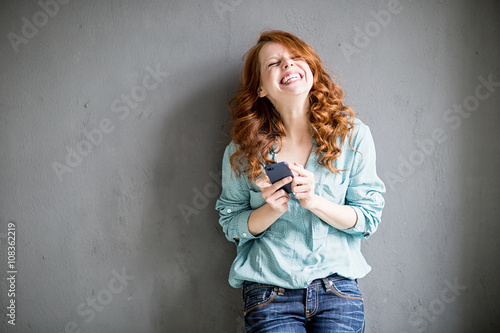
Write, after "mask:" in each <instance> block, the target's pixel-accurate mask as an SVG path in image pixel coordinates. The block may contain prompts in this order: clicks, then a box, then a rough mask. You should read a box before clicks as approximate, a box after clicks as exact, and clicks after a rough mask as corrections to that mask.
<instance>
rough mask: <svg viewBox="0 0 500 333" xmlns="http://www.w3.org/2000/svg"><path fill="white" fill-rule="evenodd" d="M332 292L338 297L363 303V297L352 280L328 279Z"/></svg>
mask: <svg viewBox="0 0 500 333" xmlns="http://www.w3.org/2000/svg"><path fill="white" fill-rule="evenodd" d="M328 281H329V283H330V287H331V288H332V291H333V292H334V293H335V294H336V295H337V296H339V297H342V298H348V299H354V300H359V301H363V295H361V291H360V290H359V288H358V284H357V283H356V281H354V280H350V279H346V278H338V277H336V278H332V279H328Z"/></svg>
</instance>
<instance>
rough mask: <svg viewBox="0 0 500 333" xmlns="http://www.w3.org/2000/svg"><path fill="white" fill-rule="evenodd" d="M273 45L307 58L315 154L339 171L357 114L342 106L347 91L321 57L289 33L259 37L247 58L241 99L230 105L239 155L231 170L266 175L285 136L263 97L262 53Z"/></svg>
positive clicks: (319, 160) (255, 175)
mask: <svg viewBox="0 0 500 333" xmlns="http://www.w3.org/2000/svg"><path fill="white" fill-rule="evenodd" d="M268 42H276V43H279V44H281V45H283V46H284V47H285V48H286V49H288V51H289V52H290V53H291V54H293V55H294V56H298V57H301V58H302V59H304V60H305V61H306V62H307V64H308V65H309V67H310V68H311V71H312V73H313V77H314V78H313V85H312V88H311V91H310V93H309V102H310V103H309V105H310V110H309V125H310V126H311V128H312V130H313V138H314V140H315V141H316V144H317V145H318V148H317V149H316V150H315V153H316V155H317V156H318V163H319V164H321V165H323V166H326V167H327V168H328V169H329V170H330V171H332V172H339V171H340V170H338V169H337V168H335V165H334V162H335V159H337V158H338V157H339V156H340V153H341V149H340V147H339V144H338V142H337V138H340V144H342V143H343V142H344V141H345V139H346V137H347V135H348V134H349V131H350V129H351V128H352V127H353V126H354V112H353V110H352V109H351V108H349V107H347V106H345V105H344V104H343V98H344V93H343V92H342V89H341V88H340V87H339V86H338V85H337V84H335V82H334V81H333V80H332V78H331V77H330V76H329V75H328V74H327V73H326V71H325V68H324V67H323V64H322V63H321V60H320V58H319V56H318V55H317V54H316V52H315V51H314V50H313V48H312V47H310V46H309V45H308V44H306V43H305V42H303V41H302V40H301V39H299V38H298V37H296V36H294V35H292V34H290V33H288V32H284V31H278V30H272V31H265V32H263V33H261V34H260V36H259V39H258V41H257V44H256V45H255V46H253V47H252V48H251V49H250V50H249V51H248V52H247V56H246V61H245V65H244V68H243V74H242V81H241V85H240V87H239V89H238V92H237V94H236V96H234V97H233V98H232V99H231V101H230V102H229V108H230V110H231V113H232V120H231V121H230V123H231V124H232V129H231V138H232V140H233V143H234V144H235V145H236V152H235V153H234V154H233V155H232V156H231V158H230V162H231V169H232V170H233V171H235V172H236V173H237V174H238V175H241V173H244V174H246V175H247V176H248V178H249V179H251V180H254V179H256V178H258V177H259V176H260V175H261V173H262V166H263V165H266V164H270V163H274V161H273V160H271V158H270V157H269V152H270V151H271V150H272V149H273V148H274V146H275V144H276V143H278V146H279V147H278V151H279V149H280V148H281V137H283V136H285V135H286V131H285V127H284V125H283V122H282V120H281V118H280V115H279V113H278V112H277V111H276V109H275V108H274V106H273V105H272V104H271V102H270V101H269V100H268V99H267V98H259V96H258V95H257V89H258V87H259V85H260V62H259V52H260V50H261V48H262V46H263V45H264V44H266V43H268Z"/></svg>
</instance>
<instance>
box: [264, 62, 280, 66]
mask: <svg viewBox="0 0 500 333" xmlns="http://www.w3.org/2000/svg"><path fill="white" fill-rule="evenodd" d="M278 64H279V62H272V63H270V64H269V65H268V66H267V67H271V66H275V65H278Z"/></svg>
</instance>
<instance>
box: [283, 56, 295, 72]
mask: <svg viewBox="0 0 500 333" xmlns="http://www.w3.org/2000/svg"><path fill="white" fill-rule="evenodd" d="M289 66H294V64H293V60H292V59H290V58H288V59H286V60H285V61H283V68H285V69H286V68H288V67H289Z"/></svg>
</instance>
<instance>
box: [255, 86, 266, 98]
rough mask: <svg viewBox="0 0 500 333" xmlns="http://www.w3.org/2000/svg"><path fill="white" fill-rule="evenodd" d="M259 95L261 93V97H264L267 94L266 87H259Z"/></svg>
mask: <svg viewBox="0 0 500 333" xmlns="http://www.w3.org/2000/svg"><path fill="white" fill-rule="evenodd" d="M257 95H259V97H260V98H264V97H266V96H267V91H265V90H264V89H262V87H259V88H258V89H257Z"/></svg>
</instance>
